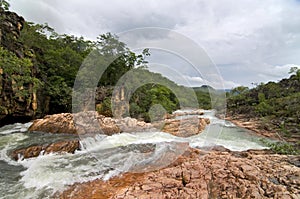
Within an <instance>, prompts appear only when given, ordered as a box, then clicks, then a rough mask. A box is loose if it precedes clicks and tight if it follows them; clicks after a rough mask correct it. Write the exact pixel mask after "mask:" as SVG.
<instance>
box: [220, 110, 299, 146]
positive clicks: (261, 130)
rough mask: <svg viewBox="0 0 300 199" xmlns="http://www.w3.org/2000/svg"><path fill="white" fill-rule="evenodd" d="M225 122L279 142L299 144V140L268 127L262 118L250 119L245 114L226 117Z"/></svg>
mask: <svg viewBox="0 0 300 199" xmlns="http://www.w3.org/2000/svg"><path fill="white" fill-rule="evenodd" d="M225 120H227V121H230V122H232V123H233V124H235V125H236V126H239V127H241V128H245V129H248V130H250V131H252V132H254V133H255V134H257V135H259V136H262V137H265V138H269V139H273V140H278V141H286V142H291V143H296V142H299V138H295V137H287V136H285V137H283V136H282V135H280V134H279V133H278V132H276V130H274V129H272V128H269V127H267V125H266V124H263V123H264V122H263V121H262V119H260V118H255V117H249V116H247V115H245V114H235V115H226V117H225Z"/></svg>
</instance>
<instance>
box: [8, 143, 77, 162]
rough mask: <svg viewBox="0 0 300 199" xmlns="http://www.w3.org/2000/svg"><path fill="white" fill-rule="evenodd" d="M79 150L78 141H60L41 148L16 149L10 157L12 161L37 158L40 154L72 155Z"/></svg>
mask: <svg viewBox="0 0 300 199" xmlns="http://www.w3.org/2000/svg"><path fill="white" fill-rule="evenodd" d="M79 149H80V144H79V140H69V141H60V142H55V143H52V144H48V145H43V146H38V145H37V146H30V147H27V148H23V149H17V150H15V151H13V152H12V154H11V157H12V158H13V159H14V160H18V159H20V158H22V159H27V158H32V157H37V156H39V155H40V154H41V153H42V154H49V153H74V152H75V150H79Z"/></svg>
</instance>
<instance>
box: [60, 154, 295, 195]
mask: <svg viewBox="0 0 300 199" xmlns="http://www.w3.org/2000/svg"><path fill="white" fill-rule="evenodd" d="M294 162H299V157H297V156H285V155H276V154H270V153H269V152H266V151H248V152H230V151H227V150H221V151H211V152H207V151H201V150H197V149H189V150H188V151H187V152H186V153H185V154H183V155H182V156H180V157H179V158H178V159H177V161H175V162H174V163H173V164H172V165H170V166H168V167H167V168H164V169H161V170H158V171H153V172H148V173H125V174H123V175H121V176H118V177H114V178H112V179H110V180H108V181H102V180H95V181H91V182H86V183H82V184H75V185H73V186H71V187H70V188H69V189H68V190H66V191H65V192H63V193H62V194H60V196H58V197H60V198H62V199H67V198H75V199H81V198H95V199H97V198H99V199H100V198H125V199H126V198H155V199H160V198H170V199H171V198H202V199H208V198H257V199H261V198H276V199H282V198H294V199H297V198H299V197H300V168H299V166H297V165H296V164H293V163H294Z"/></svg>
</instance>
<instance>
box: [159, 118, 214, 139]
mask: <svg viewBox="0 0 300 199" xmlns="http://www.w3.org/2000/svg"><path fill="white" fill-rule="evenodd" d="M209 123H210V121H209V119H207V118H198V117H197V116H195V117H190V118H186V119H182V120H176V119H167V120H165V121H164V126H163V128H162V131H163V132H166V133H170V134H172V135H175V136H178V137H190V136H193V135H197V134H199V133H201V132H202V131H203V130H204V129H205V127H206V125H208V124H209Z"/></svg>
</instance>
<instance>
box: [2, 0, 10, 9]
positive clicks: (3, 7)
mask: <svg viewBox="0 0 300 199" xmlns="http://www.w3.org/2000/svg"><path fill="white" fill-rule="evenodd" d="M9 7H10V4H9V3H8V2H7V1H5V0H0V8H2V9H4V10H9Z"/></svg>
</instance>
